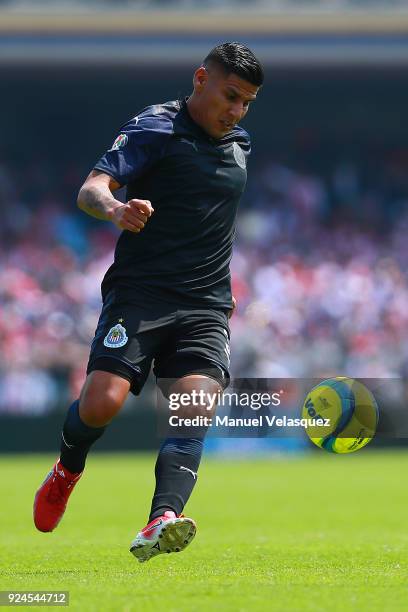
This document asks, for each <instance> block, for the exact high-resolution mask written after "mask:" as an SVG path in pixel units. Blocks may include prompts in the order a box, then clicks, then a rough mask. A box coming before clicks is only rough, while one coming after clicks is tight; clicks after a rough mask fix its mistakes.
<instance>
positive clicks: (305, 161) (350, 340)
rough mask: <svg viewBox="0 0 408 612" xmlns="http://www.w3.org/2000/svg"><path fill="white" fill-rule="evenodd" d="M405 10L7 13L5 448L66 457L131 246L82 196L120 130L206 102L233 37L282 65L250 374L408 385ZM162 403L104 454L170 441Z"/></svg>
mask: <svg viewBox="0 0 408 612" xmlns="http://www.w3.org/2000/svg"><path fill="white" fill-rule="evenodd" d="M404 5H405V3H402V2H401V3H398V2H393V3H391V4H390V3H388V5H387V6H388V9H385V8H384V7H383V6H382V5H381V4H379V3H377V2H374V1H373V2H370V1H369V0H367V1H364V2H363V1H361V2H357V1H355V2H351V1H350V2H348V1H346V0H343V1H341V0H338V1H331V2H325V3H318V2H313V1H310V2H301V1H300V0H299V1H296V0H293V2H289V1H287V2H284V1H282V2H270V3H262V2H258V3H253V4H252V5H251V11H250V12H249V11H248V10H247V8H246V7H245V5H244V4H243V3H240V2H238V1H237V2H232V1H231V2H228V3H223V4H221V5H220V4H218V3H217V4H215V3H212V2H206V3H204V4H203V3H200V4H199V3H195V2H184V3H183V2H159V1H157V2H150V3H149V2H145V3H140V2H139V3H138V2H123V3H115V10H113V9H112V3H109V2H103V3H96V2H88V3H86V2H82V3H80V2H76V3H74V2H72V3H60V4H59V3H56V4H54V5H53V7H52V12H51V9H50V7H49V5H48V4H47V3H44V4H43V5H38V3H30V2H28V1H27V2H25V3H21V2H3V3H1V8H0V82H1V83H2V96H1V101H0V109H1V112H0V133H1V142H0V202H1V210H2V223H1V226H0V257H1V267H0V304H1V312H0V337H1V345H2V350H1V353H0V375H1V376H0V442H1V443H0V451H32V450H50V451H55V450H56V448H55V433H53V432H55V431H56V430H57V429H58V427H59V424H60V423H61V419H62V416H63V413H64V411H65V409H66V406H67V405H68V404H69V402H70V401H71V400H72V398H75V397H77V395H78V391H79V389H80V386H81V384H82V381H83V376H84V370H85V365H86V361H87V356H88V350H89V344H90V341H91V339H92V336H93V332H94V329H95V325H96V321H97V316H98V312H99V307H100V294H99V284H100V280H101V278H102V275H103V273H104V271H105V269H106V268H107V266H108V265H109V263H110V261H111V260H112V252H113V246H114V243H115V240H116V236H117V234H116V230H115V229H114V228H113V227H110V226H109V225H108V224H104V223H102V222H98V221H96V220H94V219H91V218H89V217H87V216H86V215H84V214H83V213H81V212H80V211H79V210H78V209H77V208H76V205H75V201H76V194H77V191H78V188H79V186H80V185H81V183H82V181H83V179H84V178H85V176H86V175H87V173H88V172H89V170H90V169H91V167H92V165H93V163H94V162H95V161H96V160H97V159H98V157H99V156H100V155H102V153H103V152H104V150H105V149H106V148H107V147H108V146H109V145H110V143H111V142H112V141H113V139H114V137H115V134H116V132H117V130H118V129H119V126H120V125H121V124H122V123H123V122H124V121H126V120H127V119H128V118H129V117H131V116H132V115H134V114H135V113H136V112H137V111H138V110H139V109H141V108H142V107H144V106H145V105H148V104H151V103H155V102H157V101H164V100H167V99H173V98H175V97H179V96H185V95H188V94H189V93H190V90H191V77H192V71H193V69H194V67H195V66H197V65H198V64H199V62H200V60H201V59H202V58H203V57H204V55H205V54H206V52H207V50H208V49H210V48H211V47H212V46H214V45H215V44H217V43H219V42H222V41H224V40H240V41H242V42H244V43H246V44H248V45H249V46H250V47H251V48H253V50H254V51H255V53H257V54H258V55H259V57H260V59H261V60H262V61H263V62H264V64H265V68H266V81H265V86H264V87H263V90H262V92H261V94H260V95H259V100H258V101H257V102H256V104H255V105H253V107H252V108H251V110H250V113H249V114H248V117H247V118H246V119H245V122H244V124H243V125H244V127H245V128H246V129H247V130H248V131H249V132H250V133H251V136H252V141H253V154H252V158H251V162H250V167H249V180H248V188H247V192H246V194H245V196H244V198H243V201H242V205H241V209H240V216H239V222H238V232H237V241H236V247H235V254H234V258H233V262H232V274H233V287H234V294H235V295H236V297H237V299H238V309H237V312H236V314H235V315H234V317H233V319H232V321H231V326H232V374H233V375H234V376H236V377H269V378H275V377H276V378H281V377H282V378H284V377H294V378H308V377H317V378H318V377H321V378H324V377H327V376H330V375H337V374H347V375H350V376H355V377H366V378H367V377H369V378H389V379H394V378H406V374H407V367H408V283H407V274H406V270H407V264H408V255H407V248H406V232H407V229H408V214H407V200H408V138H407V136H408V124H407V122H406V121H405V119H404V117H405V113H406V108H407V105H408V81H407V77H406V74H407V72H406V70H407V63H408V53H407V51H408V36H407V31H408V13H407V12H406V8H405V6H404ZM405 396H406V389H405V387H404V385H402V386H401V385H400V386H399V391H398V398H397V399H398V400H399V401H403V400H404V398H405ZM394 400H395V398H394ZM154 401H155V391H154V388H153V384H152V381H151V382H150V384H149V385H148V386H147V388H146V389H145V392H144V394H143V396H142V398H141V399H139V400H137V401H136V402H135V401H134V399H133V398H130V399H129V402H128V404H127V406H126V408H125V410H124V411H123V414H122V415H121V416H120V417H119V418H118V419H117V421H116V422H115V423H114V424H113V425H112V428H111V430H112V431H111V432H110V433H109V435H106V436H105V438H104V439H103V440H102V441H101V442H100V443H99V444H98V448H99V449H122V450H123V449H147V448H153V447H154V446H156V445H157V439H156V435H155V422H154V412H153V411H152V405H153V404H154ZM17 432H18V435H17ZM388 442H390V440H388ZM236 444H238V443H236ZM300 447H302V448H303V447H304V445H303V444H302V445H300ZM272 448H273V446H272ZM288 448H290V449H291V450H293V447H292V446H291V445H290V444H289V445H288Z"/></svg>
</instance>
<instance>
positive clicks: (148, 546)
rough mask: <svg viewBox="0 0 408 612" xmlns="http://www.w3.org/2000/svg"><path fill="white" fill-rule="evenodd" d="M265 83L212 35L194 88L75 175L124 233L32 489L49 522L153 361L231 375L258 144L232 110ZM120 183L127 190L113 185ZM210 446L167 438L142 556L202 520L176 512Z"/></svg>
mask: <svg viewBox="0 0 408 612" xmlns="http://www.w3.org/2000/svg"><path fill="white" fill-rule="evenodd" d="M262 83H263V70H262V67H261V65H260V63H259V61H258V60H257V59H256V57H255V56H254V55H253V53H252V52H251V51H250V50H249V49H248V48H247V47H245V46H244V45H242V44H240V43H224V44H221V45H219V46H217V47H215V48H214V49H213V50H212V51H211V52H210V53H209V55H208V56H207V57H206V59H205V60H204V62H203V64H202V66H200V67H199V68H198V69H197V70H196V71H195V73H194V78H193V86H194V90H193V93H192V94H191V95H190V97H188V98H187V99H186V100H175V101H172V102H166V103H164V104H156V105H153V106H149V107H147V108H145V109H144V110H143V111H142V112H140V113H139V114H138V115H136V117H134V118H133V119H131V120H130V121H129V122H128V123H126V124H125V125H124V126H123V127H122V128H121V130H120V132H119V135H118V136H117V138H116V140H115V141H114V143H113V145H112V147H111V148H110V149H109V150H108V151H107V153H105V155H104V156H103V157H102V158H101V159H100V160H99V161H98V162H97V164H96V165H95V167H94V169H93V170H92V172H91V173H90V175H89V176H88V178H87V179H86V181H85V183H84V185H83V186H82V188H81V189H80V192H79V195H78V206H79V207H80V208H81V209H82V210H83V211H85V212H86V213H88V214H89V215H92V216H93V217H96V218H97V219H102V220H104V221H110V222H112V223H114V224H115V225H116V227H118V228H119V229H121V230H122V233H121V235H120V237H119V240H118V243H117V246H116V250H115V259H114V263H113V264H112V266H111V267H110V268H109V270H108V271H107V273H106V275H105V277H104V280H103V282H102V297H103V308H102V312H101V316H100V319H99V322H98V326H97V330H96V333H95V338H94V340H93V343H92V347H91V351H90V357H89V362H88V367H87V378H86V381H85V384H84V387H83V389H82V391H81V394H80V397H79V399H78V400H77V401H75V402H74V403H73V404H72V405H71V406H70V408H69V410H68V413H67V416H66V419H65V422H64V425H63V429H62V436H61V454H60V458H59V459H58V461H57V462H56V464H55V465H54V466H53V468H52V470H51V472H50V473H49V474H48V475H47V477H46V479H45V481H44V483H43V484H42V485H41V487H40V489H39V490H38V491H37V494H36V496H35V501H34V522H35V525H36V527H37V529H39V530H40V531H44V532H49V531H52V530H53V529H54V528H55V527H56V526H57V525H58V523H59V521H60V520H61V518H62V516H63V514H64V511H65V508H66V505H67V502H68V498H69V496H70V494H71V493H72V490H73V488H74V486H75V485H76V483H77V482H78V480H79V479H80V477H81V475H82V473H83V470H84V467H85V461H86V457H87V454H88V451H89V450H90V448H91V446H92V444H93V443H94V442H95V441H96V440H97V439H98V438H100V437H101V436H102V434H103V433H104V431H105V429H106V427H107V425H108V424H109V423H110V421H111V420H112V419H113V418H114V416H115V415H116V414H117V413H118V412H119V411H120V409H121V407H122V405H123V403H124V401H125V399H126V396H127V395H128V393H129V391H130V392H131V393H134V394H135V395H137V394H139V393H140V391H141V389H142V387H143V385H144V383H145V381H146V378H147V376H148V374H149V371H150V367H151V364H152V362H154V373H155V375H156V377H157V380H158V384H159V385H160V381H162V387H161V388H162V389H163V392H164V393H165V394H166V395H168V394H169V393H177V394H181V393H188V394H189V397H191V394H192V393H193V392H196V393H197V392H199V391H200V390H202V389H205V391H206V392H209V393H218V392H220V391H222V389H223V388H225V386H226V385H227V384H228V381H229V374H228V368H229V345H228V343H229V324H228V318H229V316H230V314H231V313H232V311H233V309H234V306H235V303H234V299H233V297H232V294H231V284H230V272H229V263H230V259H231V254H232V244H233V239H234V227H235V218H236V212H237V206H238V203H239V200H240V197H241V194H242V192H243V190H244V187H245V182H246V159H247V156H248V155H249V152H250V141H249V136H248V134H247V133H246V132H245V131H244V130H243V129H242V128H240V127H238V125H237V124H238V123H239V121H240V120H241V119H242V118H243V117H244V116H245V115H246V113H247V111H248V107H249V105H250V104H251V102H252V101H253V100H255V98H256V96H257V93H258V90H259V88H260V87H261V85H262ZM124 185H126V187H127V196H126V199H127V202H126V203H122V202H120V201H119V200H117V199H115V196H114V192H115V191H116V190H117V189H119V188H120V187H122V186H124ZM166 381H167V383H166ZM191 409H192V406H191V405H190V406H185V407H182V408H180V410H179V411H178V416H180V417H181V416H182V415H183V414H187V415H188V414H189V415H190V416H191V413H192V412H191ZM202 449H203V437H202V436H197V437H194V438H191V437H187V438H186V437H184V438H183V437H179V438H175V437H172V438H166V439H165V440H164V442H163V444H162V446H161V448H160V450H159V454H158V457H157V462H156V468H155V476H156V487H155V491H154V495H153V500H152V505H151V511H150V515H149V520H148V524H147V526H146V527H145V528H144V529H142V530H141V531H140V532H139V533H138V534H137V535H136V538H135V539H134V541H133V542H132V544H131V552H132V553H133V554H134V555H135V557H137V558H138V559H139V561H141V562H143V561H147V560H149V559H150V558H152V557H154V556H156V555H158V554H160V553H164V552H178V551H180V550H183V549H184V548H185V547H186V546H187V545H188V544H189V543H190V541H191V540H192V538H193V537H194V535H195V532H196V526H195V523H194V521H193V520H192V519H190V518H187V517H184V516H183V515H182V514H181V513H182V511H183V508H184V506H185V504H186V502H187V500H188V499H189V497H190V494H191V492H192V490H193V487H194V485H195V483H196V480H197V471H198V467H199V464H200V459H201V453H202Z"/></svg>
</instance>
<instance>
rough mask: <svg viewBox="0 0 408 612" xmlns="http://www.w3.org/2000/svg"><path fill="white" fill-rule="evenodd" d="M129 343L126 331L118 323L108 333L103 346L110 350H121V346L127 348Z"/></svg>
mask: <svg viewBox="0 0 408 612" xmlns="http://www.w3.org/2000/svg"><path fill="white" fill-rule="evenodd" d="M127 341H128V337H127V335H126V329H125V328H124V327H123V325H121V324H120V323H118V324H117V325H115V326H114V327H111V329H110V330H109V331H108V333H107V334H106V336H105V339H104V341H103V344H104V346H107V347H108V348H120V347H121V346H125V344H126V342H127Z"/></svg>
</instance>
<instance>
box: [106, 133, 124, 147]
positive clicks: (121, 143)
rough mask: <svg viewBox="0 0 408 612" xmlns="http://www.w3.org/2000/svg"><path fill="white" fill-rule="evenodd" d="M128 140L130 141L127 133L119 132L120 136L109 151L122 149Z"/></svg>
mask: <svg viewBox="0 0 408 612" xmlns="http://www.w3.org/2000/svg"><path fill="white" fill-rule="evenodd" d="M127 141H128V137H127V134H119V136H118V137H117V138H116V140H115V142H114V143H113V145H112V146H111V148H110V149H109V151H117V150H118V149H122V147H124V146H125V144H126V143H127Z"/></svg>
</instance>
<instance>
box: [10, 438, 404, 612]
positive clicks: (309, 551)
mask: <svg viewBox="0 0 408 612" xmlns="http://www.w3.org/2000/svg"><path fill="white" fill-rule="evenodd" d="M53 459H54V457H50V456H48V457H45V456H33V455H27V456H18V457H1V458H0V476H1V533H0V560H1V576H0V589H1V590H12V589H14V590H50V589H53V590H69V591H70V606H69V608H67V609H69V610H83V611H86V612H91V611H93V610H95V611H98V612H99V611H102V612H104V611H105V610H112V611H115V612H116V611H121V610H123V611H127V610H135V611H138V610H142V611H144V610H155V611H160V612H161V611H162V610H163V611H164V610H166V611H167V610H170V611H177V612H182V611H186V612H187V611H188V612H190V611H196V610H199V611H201V610H203V611H204V610H205V611H208V610H211V609H217V610H219V611H220V612H224V611H229V610H231V611H234V612H237V611H240V610H243V611H246V610H282V611H283V610H285V611H287V610H289V611H292V610H293V611H294V612H303V611H304V610H305V611H307V610H330V611H332V610H335V611H337V610H338V611H340V610H341V611H343V610H358V611H370V612H371V611H374V610H378V611H381V612H383V611H391V610H406V609H407V606H408V487H407V478H406V475H407V474H408V453H406V452H392V453H391V452H389V453H386V452H373V451H370V450H369V449H366V450H362V451H361V452H359V453H356V454H355V455H349V456H338V455H330V454H328V453H324V452H319V451H317V452H316V453H315V454H311V455H305V456H297V457H294V458H290V459H289V458H274V457H270V458H262V459H259V460H253V461H250V460H243V459H241V460H232V459H224V458H219V459H212V458H206V459H205V460H204V461H203V464H202V467H201V470H200V476H199V480H198V484H197V487H196V490H195V492H194V494H193V496H192V499H191V501H190V502H189V504H188V506H187V513H188V515H190V516H192V517H193V518H194V519H195V520H196V521H197V524H198V532H197V536H196V538H195V540H194V541H193V542H192V544H191V545H190V546H189V547H188V548H187V549H186V550H185V551H184V552H182V553H180V554H179V555H177V554H172V555H161V556H159V557H157V558H156V559H153V560H152V561H150V562H148V563H146V564H139V563H138V562H137V561H136V559H134V557H133V556H132V555H131V554H130V553H129V552H128V546H129V543H130V541H131V539H132V538H133V536H134V534H135V532H136V531H137V530H138V529H139V528H141V527H142V526H143V525H144V524H145V522H146V515H147V512H148V508H149V504H150V496H151V492H152V487H153V464H154V457H153V455H151V456H150V455H143V456H141V455H137V454H135V455H114V454H112V455H98V454H96V453H95V454H93V455H91V456H90V458H89V460H88V466H87V471H86V473H85V475H84V477H83V479H82V481H81V482H80V483H79V485H78V487H77V488H76V490H75V492H74V493H73V495H72V497H71V500H70V504H69V508H68V510H67V513H66V515H65V517H64V520H63V522H62V523H61V524H60V526H59V528H58V529H57V530H56V531H55V532H54V533H52V534H42V533H38V532H36V531H35V529H34V527H33V524H32V518H31V512H32V510H31V509H32V498H33V494H34V492H35V489H36V488H37V485H39V483H40V482H41V481H42V479H43V477H44V476H45V474H46V472H47V469H48V468H49V467H50V465H51V464H52V461H53ZM24 609H28V608H26V607H24ZM48 609H50V608H48Z"/></svg>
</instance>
